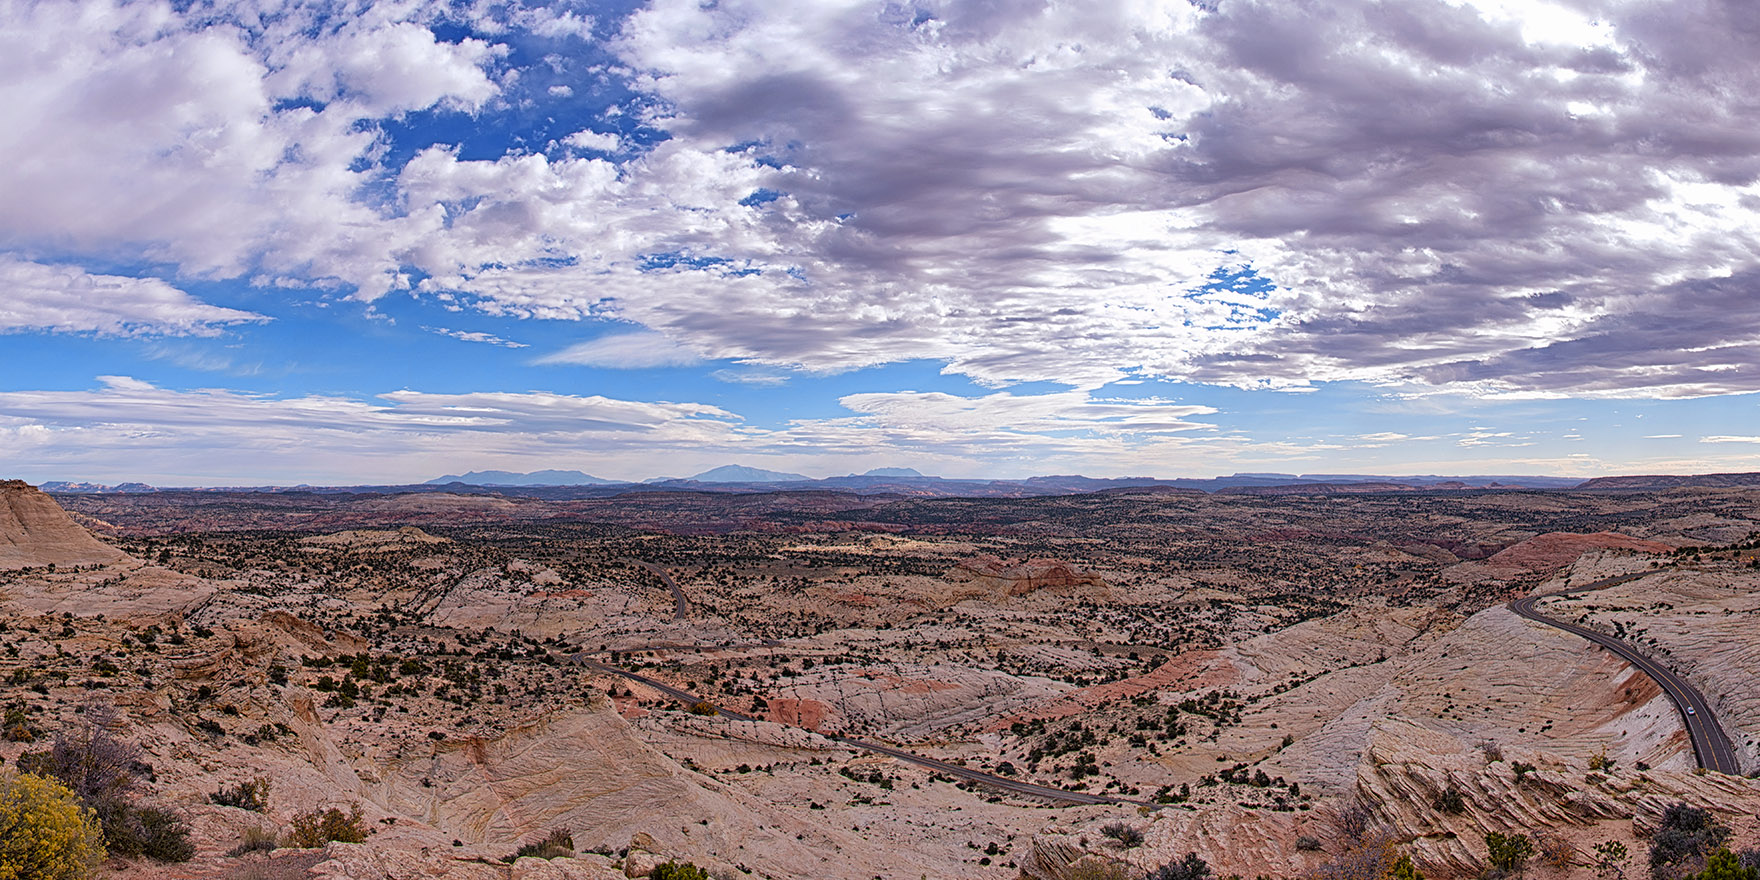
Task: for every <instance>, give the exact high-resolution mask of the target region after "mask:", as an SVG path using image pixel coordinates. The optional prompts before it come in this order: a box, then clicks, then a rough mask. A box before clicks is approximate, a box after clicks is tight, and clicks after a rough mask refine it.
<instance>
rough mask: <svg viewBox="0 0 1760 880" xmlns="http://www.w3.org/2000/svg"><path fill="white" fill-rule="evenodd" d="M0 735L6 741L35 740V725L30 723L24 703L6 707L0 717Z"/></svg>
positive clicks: (22, 741)
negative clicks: (0, 717) (2, 717)
mask: <svg viewBox="0 0 1760 880" xmlns="http://www.w3.org/2000/svg"><path fill="white" fill-rule="evenodd" d="M18 671H19V672H23V671H24V670H22V669H21V670H18ZM0 735H4V736H5V737H6V741H7V742H15V743H28V742H36V741H37V727H36V725H34V724H32V723H31V718H30V714H29V710H28V707H26V706H25V704H24V703H14V704H12V705H10V706H7V707H6V715H5V718H4V719H0Z"/></svg>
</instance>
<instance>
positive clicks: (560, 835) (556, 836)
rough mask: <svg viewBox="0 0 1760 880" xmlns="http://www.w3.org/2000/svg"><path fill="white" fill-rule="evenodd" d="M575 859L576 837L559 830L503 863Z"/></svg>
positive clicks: (524, 848)
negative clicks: (534, 859) (527, 859)
mask: <svg viewBox="0 0 1760 880" xmlns="http://www.w3.org/2000/svg"><path fill="white" fill-rule="evenodd" d="M573 857H574V835H572V834H570V833H568V832H567V831H564V830H563V829H561V828H558V829H556V830H555V831H552V832H550V833H549V834H548V835H546V836H545V837H544V839H543V840H540V841H538V842H537V843H528V844H526V845H525V846H522V847H520V848H519V851H518V852H516V853H514V854H513V855H511V856H508V857H507V858H505V859H502V861H504V862H514V861H518V860H520V859H524V858H536V859H565V858H573Z"/></svg>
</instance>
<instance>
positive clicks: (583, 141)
mask: <svg viewBox="0 0 1760 880" xmlns="http://www.w3.org/2000/svg"><path fill="white" fill-rule="evenodd" d="M562 142H563V143H565V144H568V145H569V146H571V147H575V148H577V149H582V150H594V151H597V152H600V153H615V152H617V150H618V149H619V147H621V146H622V144H623V140H622V139H621V138H619V137H618V136H617V135H614V134H611V133H609V132H599V131H593V130H591V129H583V130H581V131H577V132H575V133H574V134H571V135H569V136H568V137H565V138H563V139H562Z"/></svg>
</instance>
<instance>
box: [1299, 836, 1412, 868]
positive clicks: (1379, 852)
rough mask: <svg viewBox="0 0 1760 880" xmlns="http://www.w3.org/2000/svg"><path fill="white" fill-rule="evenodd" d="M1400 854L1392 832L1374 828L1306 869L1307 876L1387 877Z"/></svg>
mask: <svg viewBox="0 0 1760 880" xmlns="http://www.w3.org/2000/svg"><path fill="white" fill-rule="evenodd" d="M1399 858H1400V854H1399V850H1398V849H1397V848H1395V846H1394V843H1393V836H1392V835H1390V834H1386V833H1381V832H1377V833H1374V834H1369V835H1367V836H1365V837H1364V838H1363V839H1362V840H1360V841H1358V842H1356V843H1354V844H1352V845H1350V846H1348V847H1346V848H1345V849H1344V851H1343V852H1340V853H1339V854H1338V855H1336V856H1334V857H1333V858H1331V859H1329V860H1327V861H1326V862H1325V863H1324V864H1321V865H1319V866H1318V867H1315V868H1314V869H1312V870H1310V871H1309V872H1308V880H1386V878H1387V876H1388V875H1389V873H1390V872H1392V870H1393V867H1394V865H1395V864H1396V863H1398V861H1399Z"/></svg>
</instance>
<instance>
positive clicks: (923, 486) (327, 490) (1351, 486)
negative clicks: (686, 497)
mask: <svg viewBox="0 0 1760 880" xmlns="http://www.w3.org/2000/svg"><path fill="white" fill-rule="evenodd" d="M1743 486H1760V473H1739V474H1698V475H1678V476H1669V475H1651V476H1625V477H1597V478H1594V479H1591V480H1579V479H1576V478H1573V477H1549V476H1538V477H1537V476H1526V475H1480V476H1442V475H1418V476H1401V477H1390V476H1381V475H1372V474H1301V475H1297V474H1277V473H1237V474H1231V475H1229V476H1226V477H1205V478H1179V479H1171V480H1163V479H1156V478H1154V477H1117V478H1101V477H1084V476H1081V475H1078V474H1065V475H1051V476H1042V477H1027V478H1025V479H1019V480H986V479H960V478H949V477H935V476H926V475H924V474H923V473H921V472H919V471H917V470H916V469H914V468H907V467H882V468H874V469H873V470H870V471H868V472H866V473H861V474H849V475H847V476H842V477H824V478H822V479H814V478H812V477H808V476H805V475H802V474H795V473H787V472H784V471H772V470H766V469H764V468H755V467H749V466H746V465H737V464H734V465H723V466H721V467H717V468H711V469H709V470H706V471H703V472H702V473H699V474H694V475H692V476H689V477H661V478H656V479H651V480H647V481H644V482H641V483H632V482H628V481H624V480H608V479H605V478H603V477H595V476H593V475H591V474H586V473H582V472H580V471H564V470H545V471H533V472H531V473H516V472H513V471H493V470H491V471H470V472H469V473H464V474H448V475H446V476H443V477H436V478H434V479H432V480H429V481H427V482H425V483H420V484H414V485H385V486H303V485H302V486H257V487H226V488H215V489H212V490H204V489H190V488H182V489H171V488H166V487H155V486H150V485H147V484H145V483H121V484H118V485H114V486H109V485H103V484H100V483H83V482H46V483H43V484H42V490H43V491H44V492H53V493H59V494H63V495H73V494H91V493H112V492H114V493H141V492H162V491H234V492H315V493H320V494H333V493H355V492H464V493H472V492H475V493H479V494H480V493H483V492H485V491H488V492H494V493H500V494H514V495H528V496H533V497H546V498H564V497H580V498H586V497H595V498H597V497H609V496H613V495H621V494H624V493H628V492H663V491H687V492H688V491H699V492H784V491H788V492H793V491H833V492H854V493H856V494H860V495H880V494H889V495H902V496H912V497H923V498H935V497H947V496H960V497H971V498H1001V497H1026V496H1034V495H1075V494H1081V493H1086V492H1130V493H1144V492H1181V491H1185V492H1191V491H1198V492H1208V493H1215V494H1229V495H1335V494H1363V493H1373V492H1448V491H1467V490H1500V489H1530V490H1532V489H1554V490H1557V489H1580V490H1585V491H1604V492H1620V491H1624V492H1642V491H1661V490H1665V489H1675V488H1682V487H1704V488H1730V487H1743Z"/></svg>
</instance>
